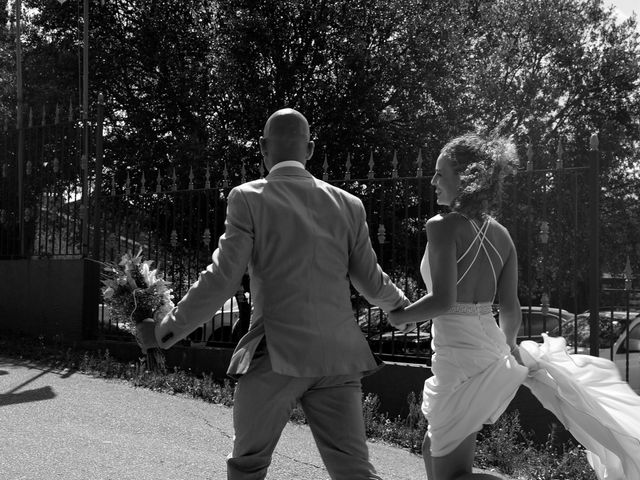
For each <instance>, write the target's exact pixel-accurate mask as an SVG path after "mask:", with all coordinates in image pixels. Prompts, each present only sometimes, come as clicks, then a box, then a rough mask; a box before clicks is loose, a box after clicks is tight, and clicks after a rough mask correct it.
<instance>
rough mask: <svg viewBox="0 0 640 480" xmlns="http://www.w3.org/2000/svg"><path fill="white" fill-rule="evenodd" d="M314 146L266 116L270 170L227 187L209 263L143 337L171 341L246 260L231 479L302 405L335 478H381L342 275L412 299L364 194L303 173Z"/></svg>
mask: <svg viewBox="0 0 640 480" xmlns="http://www.w3.org/2000/svg"><path fill="white" fill-rule="evenodd" d="M313 149H314V143H313V142H312V141H311V140H310V135H309V124H308V123H307V120H306V119H305V117H304V116H303V115H302V114H300V113H299V112H297V111H296V110H292V109H289V108H287V109H283V110H279V111H277V112H275V113H274V114H273V115H271V117H270V118H269V119H268V120H267V123H266V124H265V126H264V134H263V136H262V137H261V138H260V150H261V152H262V155H263V157H264V163H265V166H266V167H267V169H268V170H269V174H268V175H267V177H266V178H264V179H261V180H256V181H253V182H249V183H245V184H243V185H240V186H238V187H236V188H234V189H233V190H231V192H230V193H229V198H228V207H227V217H226V223H225V225H226V228H225V233H224V235H222V236H221V237H220V241H219V243H218V249H217V250H216V251H215V252H214V253H213V257H212V263H211V264H210V265H209V266H208V267H207V269H206V270H205V271H203V272H202V273H201V274H200V278H199V280H198V281H197V282H196V283H195V284H193V286H192V287H191V288H190V289H189V291H188V292H187V294H186V295H185V296H184V298H183V299H182V300H181V301H180V302H179V303H178V305H177V306H176V307H175V308H174V310H173V311H172V312H170V313H169V314H168V315H166V316H165V317H164V318H163V319H161V321H160V322H159V323H157V324H155V327H154V324H153V323H150V324H146V325H145V326H144V328H143V330H141V331H140V333H139V335H140V337H141V339H142V343H143V344H144V345H145V346H147V347H153V346H156V345H159V346H160V347H162V348H169V347H170V346H172V345H173V344H174V343H176V342H177V341H178V340H180V339H182V338H184V337H185V336H186V335H188V334H189V333H190V332H191V331H193V330H194V329H195V328H197V326H198V325H200V324H202V323H204V322H206V321H208V320H209V319H210V318H211V317H212V315H213V314H214V313H215V311H216V310H217V309H218V308H220V306H221V305H222V304H223V303H224V301H225V300H226V299H228V298H229V297H230V296H232V295H233V294H234V292H235V291H236V290H237V288H238V286H239V285H240V281H241V279H242V275H243V274H244V272H245V268H246V267H247V265H248V267H249V275H250V278H251V290H252V293H253V300H254V311H253V316H252V319H251V324H250V327H249V331H248V333H247V334H246V335H245V336H244V337H242V339H241V340H240V342H239V344H238V346H237V348H236V350H235V351H234V353H233V356H232V358H231V363H230V366H229V369H228V372H227V373H228V374H230V375H232V376H235V377H238V378H239V380H238V383H237V386H236V390H235V396H234V412H233V423H234V431H235V436H234V444H233V452H232V453H231V454H230V455H229V457H228V460H227V476H228V477H227V478H228V479H232V480H236V479H242V480H249V479H251V480H253V479H263V478H265V476H266V473H267V468H268V467H269V464H270V463H271V456H272V453H273V451H274V448H275V446H276V443H277V442H278V439H279V437H280V434H281V432H282V429H283V428H284V426H285V424H286V423H287V421H288V419H289V416H290V413H291V411H292V409H293V408H294V406H295V405H296V403H297V402H299V403H300V405H301V406H302V408H303V410H304V412H305V415H306V417H307V420H308V422H309V426H310V428H311V431H312V433H313V436H314V439H315V441H316V444H317V446H318V450H319V451H320V454H321V456H322V460H323V461H324V464H325V466H326V468H327V470H328V472H329V475H330V476H331V478H332V479H340V480H347V479H348V480H359V479H363V480H364V479H380V477H379V476H378V475H377V474H376V472H375V469H374V468H373V466H372V465H371V463H370V462H369V454H368V450H367V445H366V442H365V439H366V437H365V427H364V420H363V416H362V391H361V383H360V380H361V378H362V376H363V375H365V374H367V373H370V372H373V371H375V370H376V368H377V364H376V361H375V360H374V357H373V355H372V353H371V350H370V349H369V346H368V344H367V342H366V340H365V338H364V336H363V335H362V333H361V331H360V328H359V327H358V324H357V323H356V321H355V319H354V315H353V310H352V306H351V295H350V289H349V282H351V283H352V284H353V285H354V286H355V288H357V289H358V290H359V291H360V292H361V293H362V294H363V295H364V296H365V297H366V298H367V299H368V300H369V301H370V302H371V303H373V304H376V305H378V306H380V307H381V308H382V309H384V310H386V311H392V310H395V309H398V308H400V307H403V306H405V305H407V304H408V303H409V301H408V300H407V299H406V297H405V296H404V294H403V293H402V291H400V290H399V289H398V288H397V287H396V286H395V285H394V284H393V283H392V282H391V281H390V280H389V277H388V276H387V275H386V274H385V273H384V272H383V271H382V269H381V268H380V266H379V265H378V264H377V260H376V255H375V253H374V251H373V249H372V247H371V242H370V239H369V230H368V227H367V223H366V218H365V210H364V207H363V205H362V202H361V201H360V200H359V199H358V198H356V197H355V196H353V195H351V194H349V193H347V192H345V191H343V190H341V189H339V188H336V187H333V186H331V185H329V184H327V183H325V182H323V181H321V180H318V179H316V178H315V177H313V176H312V175H311V174H310V173H309V172H307V170H306V169H305V165H306V163H307V161H308V160H309V159H310V158H311V156H312V155H313Z"/></svg>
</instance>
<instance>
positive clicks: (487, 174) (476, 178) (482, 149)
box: [441, 133, 518, 218]
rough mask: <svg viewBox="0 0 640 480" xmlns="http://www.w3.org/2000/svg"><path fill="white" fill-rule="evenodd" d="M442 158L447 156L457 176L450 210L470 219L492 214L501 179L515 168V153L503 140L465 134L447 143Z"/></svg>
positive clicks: (512, 145)
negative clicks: (456, 184) (457, 182)
mask: <svg viewBox="0 0 640 480" xmlns="http://www.w3.org/2000/svg"><path fill="white" fill-rule="evenodd" d="M441 155H449V156H450V157H451V159H452V160H453V162H452V163H453V168H454V171H455V172H456V173H457V174H458V175H460V189H459V193H458V195H457V196H456V198H455V199H454V201H453V202H452V204H451V210H452V211H455V212H460V213H462V214H464V215H466V216H467V217H470V218H483V217H485V216H487V215H491V214H494V213H495V210H496V206H497V204H498V201H499V200H500V195H501V193H502V184H503V181H504V177H505V176H507V175H510V174H513V173H514V172H515V171H516V169H517V164H518V154H517V152H516V147H515V144H514V143H513V141H512V140H511V139H509V138H506V137H483V136H481V135H479V134H476V133H467V134H464V135H462V136H460V137H457V138H454V139H453V140H451V141H450V142H449V143H447V144H446V145H445V146H444V147H443V148H442V151H441Z"/></svg>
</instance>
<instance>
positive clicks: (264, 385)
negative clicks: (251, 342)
mask: <svg viewBox="0 0 640 480" xmlns="http://www.w3.org/2000/svg"><path fill="white" fill-rule="evenodd" d="M361 376H362V375H361V374H351V375H339V376H331V377H314V378H309V377H302V378H300V377H290V376H287V375H280V374H278V373H275V372H273V371H272V370H271V362H270V361H269V355H268V354H267V352H266V350H265V351H261V352H257V353H256V355H255V356H254V358H253V360H252V362H251V365H250V367H249V370H248V371H247V373H246V374H244V375H243V376H242V377H240V379H239V380H238V383H237V385H236V390H235V395H234V407H233V425H234V433H235V435H234V445H233V452H232V453H231V455H229V457H228V459H227V479H228V480H262V479H264V478H265V476H266V475H267V468H268V467H269V465H270V463H271V457H272V454H273V451H274V449H275V447H276V444H277V443H278V440H279V438H280V434H281V433H282V430H283V428H284V427H285V425H286V423H287V422H288V420H289V417H290V415H291V412H292V410H293V408H294V407H295V406H296V403H297V402H300V405H301V407H302V409H303V411H304V413H305V415H306V417H307V421H308V423H309V427H310V429H311V432H312V434H313V437H314V440H315V442H316V445H317V446H318V450H319V452H320V456H321V457H322V460H323V462H324V464H325V466H326V468H327V471H328V472H329V475H330V477H331V478H332V479H333V480H381V477H379V476H378V475H377V474H376V471H375V469H374V468H373V466H372V465H371V463H370V462H369V452H368V448H367V444H366V433H365V427H364V420H363V416H362V388H361V383H360V379H361Z"/></svg>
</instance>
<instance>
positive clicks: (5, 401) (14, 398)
mask: <svg viewBox="0 0 640 480" xmlns="http://www.w3.org/2000/svg"><path fill="white" fill-rule="evenodd" d="M51 370H52V369H51V368H49V369H47V370H44V371H42V372H40V373H38V374H37V375H34V376H33V377H31V378H30V379H28V380H26V381H24V382H22V383H21V384H20V385H18V386H16V387H13V388H12V389H11V390H9V391H8V392H6V393H0V407H3V406H5V405H13V404H16V403H25V402H38V401H40V400H51V399H52V398H54V397H55V396H56V394H55V393H54V391H53V389H52V388H51V387H50V386H49V385H46V386H44V387H40V388H33V389H31V390H26V391H24V392H18V393H16V392H17V391H18V390H20V389H21V388H23V387H24V386H25V385H27V384H29V383H31V382H33V381H35V380H36V379H38V378H40V377H42V376H44V375H46V374H47V373H51ZM3 371H4V370H3ZM7 373H8V372H7Z"/></svg>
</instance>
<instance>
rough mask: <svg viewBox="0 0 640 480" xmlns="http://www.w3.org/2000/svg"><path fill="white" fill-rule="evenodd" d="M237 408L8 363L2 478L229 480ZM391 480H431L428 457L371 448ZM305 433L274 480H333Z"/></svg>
mask: <svg viewBox="0 0 640 480" xmlns="http://www.w3.org/2000/svg"><path fill="white" fill-rule="evenodd" d="M232 435H233V429H232V410H231V409H230V408H228V407H224V406H220V405H214V404H209V403H206V402H204V401H202V400H198V399H193V398H186V397H182V396H177V395H169V394H166V393H159V392H154V391H151V390H147V389H142V388H135V387H133V386H131V385H130V384H129V383H126V382H123V381H117V380H105V379H101V378H95V377H92V376H89V375H85V374H81V373H78V372H73V371H68V370H62V371H61V370H56V369H52V368H48V367H43V366H39V365H36V364H32V363H29V362H25V361H21V360H15V359H12V358H7V357H2V356H0V480H27V479H28V480H40V479H43V480H44V479H47V480H49V479H56V478H60V479H65V480H76V479H77V480H80V479H82V480H87V479H91V480H107V479H113V480H128V479H131V480H134V479H135V480H145V479H149V480H150V479H154V480H157V479H162V480H164V479H166V480H174V479H175V480H181V479H185V480H186V479H189V480H200V479H202V480H205V479H206V480H218V479H219V480H224V479H225V478H226V470H225V458H226V455H227V454H228V453H229V451H230V449H231V444H232ZM369 449H370V453H371V460H372V462H373V464H374V465H375V466H376V468H377V469H378V472H379V474H380V475H381V477H382V478H384V479H385V480H416V479H425V478H426V475H425V473H424V466H423V463H422V458H421V457H420V456H418V455H414V454H411V453H409V452H408V451H406V450H403V449H400V448H396V447H392V446H389V445H385V444H379V443H370V444H369ZM328 478H329V476H328V475H327V472H326V470H325V469H324V466H323V464H322V461H321V459H320V456H319V454H318V451H317V449H316V446H315V444H314V442H313V438H312V436H311V433H310V431H309V428H308V427H306V426H301V425H296V424H292V423H290V424H289V425H288V426H287V427H286V428H285V430H284V432H283V435H282V438H281V440H280V442H279V444H278V447H277V448H276V451H275V455H274V458H273V463H272V466H271V468H270V470H269V474H268V475H267V479H268V480H276V479H278V480H293V479H300V480H302V479H304V480H326V479H328Z"/></svg>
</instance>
